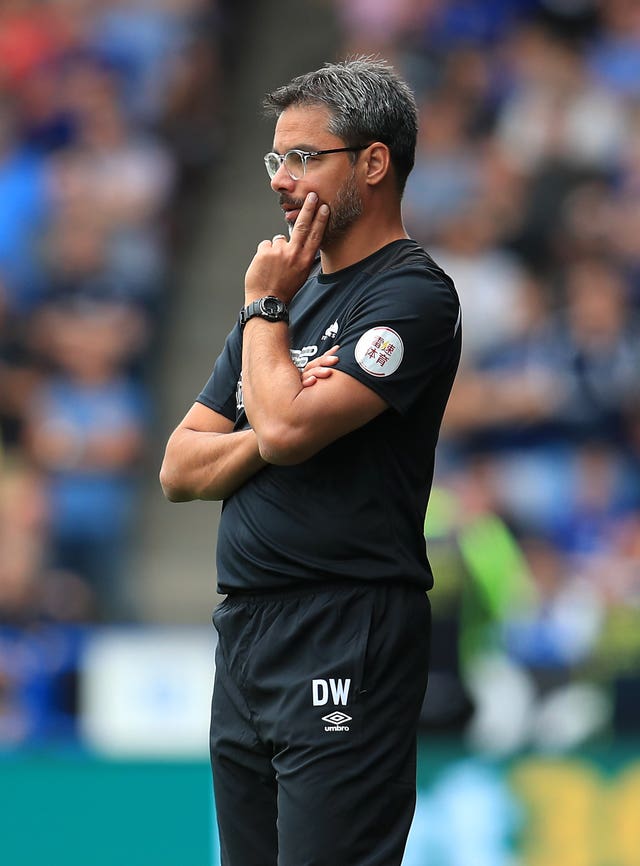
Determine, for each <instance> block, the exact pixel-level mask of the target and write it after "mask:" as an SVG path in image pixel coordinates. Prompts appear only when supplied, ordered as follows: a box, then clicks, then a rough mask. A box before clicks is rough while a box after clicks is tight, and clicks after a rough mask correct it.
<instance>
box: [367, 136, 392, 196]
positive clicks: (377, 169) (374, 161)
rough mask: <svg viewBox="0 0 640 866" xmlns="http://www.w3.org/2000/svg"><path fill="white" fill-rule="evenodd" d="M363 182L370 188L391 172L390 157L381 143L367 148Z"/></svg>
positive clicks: (375, 143)
mask: <svg viewBox="0 0 640 866" xmlns="http://www.w3.org/2000/svg"><path fill="white" fill-rule="evenodd" d="M364 167H365V180H366V182H367V183H368V184H369V185H370V186H376V185H377V184H379V183H380V182H381V181H382V180H384V178H385V177H386V176H387V175H388V174H389V172H390V170H391V155H390V153H389V148H388V147H387V145H386V144H383V143H382V142H381V141H376V142H374V143H373V144H372V145H370V146H369V148H368V150H367V153H366V157H365V162H364Z"/></svg>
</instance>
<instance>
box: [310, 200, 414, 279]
mask: <svg viewBox="0 0 640 866" xmlns="http://www.w3.org/2000/svg"><path fill="white" fill-rule="evenodd" d="M408 237H409V235H408V234H407V231H406V229H405V227H404V225H403V223H402V216H401V214H400V209H399V208H398V209H397V210H396V212H395V213H389V214H384V213H376V214H372V215H369V216H367V217H364V216H363V217H361V218H360V219H358V220H357V221H356V222H355V223H354V224H353V225H352V226H351V228H349V229H348V231H347V232H346V233H345V234H344V235H343V236H342V237H340V238H338V239H337V240H335V241H334V242H333V243H331V244H330V245H329V246H327V247H323V248H322V249H321V251H320V260H321V262H322V272H323V273H325V274H331V273H334V272H335V271H341V270H342V269H343V268H348V267H349V266H350V265H354V264H355V263H356V262H360V261H362V259H366V258H367V256H370V255H371V254H372V253H375V252H377V250H379V249H382V247H385V246H386V245H387V244H390V243H391V242H392V241H397V240H402V239H404V238H408Z"/></svg>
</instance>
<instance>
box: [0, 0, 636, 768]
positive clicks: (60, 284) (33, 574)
mask: <svg viewBox="0 0 640 866" xmlns="http://www.w3.org/2000/svg"><path fill="white" fill-rule="evenodd" d="M325 2H331V3H332V5H333V8H334V10H335V14H336V17H337V19H338V22H339V26H340V32H341V34H342V40H341V44H339V45H335V46H334V56H335V57H340V56H344V55H346V54H353V53H365V54H380V55H382V56H383V57H386V58H388V59H389V60H390V61H391V62H392V63H393V64H394V65H395V66H396V67H397V68H398V70H399V71H400V72H401V73H402V74H404V75H405V76H406V78H407V79H408V80H409V82H410V83H411V85H412V86H413V87H414V89H415V91H416V94H417V97H418V101H419V107H420V115H421V125H420V134H419V143H418V151H417V161H416V167H415V169H414V172H413V174H412V175H411V177H410V179H409V183H408V185H407V190H406V195H405V222H406V225H407V228H408V230H409V232H410V234H411V235H412V236H413V237H415V238H416V239H417V240H418V241H419V242H420V243H422V244H423V245H424V246H425V248H426V249H427V250H428V251H429V252H430V253H431V255H432V256H433V257H434V258H435V259H436V261H438V262H439V263H440V264H441V265H442V266H443V267H444V268H445V270H447V271H448V272H449V273H450V274H451V275H452V277H453V278H454V279H455V282H456V284H457V287H458V290H459V293H460V296H461V300H462V305H463V317H464V349H463V360H462V365H461V369H460V373H459V376H458V380H457V383H456V386H455V389H454V393H453V395H452V399H451V402H450V405H449V407H448V410H447V415H446V419H445V425H444V429H443V432H442V437H441V446H440V451H439V457H438V466H437V475H436V483H435V488H434V493H433V496H432V502H431V504H430V509H429V514H428V517H427V535H428V537H429V539H430V555H431V558H432V561H433V565H434V570H435V571H436V577H437V586H436V590H435V591H434V593H433V605H434V612H435V625H434V664H433V675H432V679H431V686H430V690H429V696H428V701H427V703H426V704H425V718H424V723H425V725H427V726H429V727H431V728H443V729H445V730H452V729H454V728H456V727H459V726H460V725H465V730H466V731H467V732H468V734H469V736H470V738H471V741H472V742H473V744H474V745H476V746H479V747H484V748H487V749H492V750H495V751H505V750H507V751H508V750H511V749H516V748H518V747H521V746H525V745H530V744H536V745H542V746H548V747H558V748H559V747H567V746H571V745H574V744H576V743H579V742H583V741H584V740H586V739H588V738H589V737H590V736H592V735H594V734H598V733H602V732H603V731H610V730H617V731H633V730H635V731H636V732H637V730H638V729H640V728H639V726H640V324H639V321H640V3H638V2H637V0H325ZM222 4H223V0H217V3H216V2H213V0H128V2H126V3H125V2H124V0H6V2H3V3H2V4H0V623H4V624H12V625H21V624H28V623H33V622H54V623H55V622H62V623H70V622H71V623H73V622H79V623H86V622H92V621H100V620H107V621H108V620H112V619H117V618H119V617H122V616H123V615H126V599H125V598H124V597H123V596H122V587H123V581H122V579H121V578H122V577H123V575H124V574H125V573H126V560H127V553H128V551H129V541H130V535H131V533H132V531H133V530H134V528H135V520H136V502H137V498H136V497H137V486H138V483H139V480H140V474H141V468H142V467H144V458H145V449H146V447H147V446H148V442H149V440H150V438H151V437H150V425H151V423H152V420H153V412H154V406H153V399H152V395H151V393H150V386H149V367H150V364H149V359H150V353H151V351H152V349H153V348H154V344H155V342H156V341H158V340H159V339H161V329H162V319H163V312H164V309H165V303H166V298H167V281H168V276H167V275H168V274H169V273H170V259H171V255H172V252H173V247H174V245H175V243H176V234H177V233H179V226H176V221H175V213H176V207H175V205H176V201H179V200H180V196H184V195H188V192H189V190H190V189H193V188H194V187H197V186H198V179H199V178H200V177H201V173H202V171H203V170H206V167H207V166H208V165H209V164H210V161H211V157H212V155H214V154H215V153H216V152H217V151H218V149H219V148H221V147H222V146H223V142H222V138H223V128H224V123H223V122H222V120H221V118H222V113H223V110H224V104H223V99H222V93H223V91H224V88H223V86H222V83H223V79H224V75H225V63H224V58H223V56H222V54H223V52H222V49H223V47H224V46H223V43H224V33H225V27H226V26H227V19H228V16H229V12H230V8H231V5H230V4H225V5H224V7H223V5H222ZM328 59H331V58H328ZM2 654H3V646H2V644H1V643H0V657H2ZM48 657H49V656H48ZM5 661H6V659H5ZM7 664H8V662H7ZM2 667H3V665H1V664H0V668H2ZM9 667H10V665H9ZM63 667H64V666H63ZM4 668H5V669H7V665H4ZM0 680H1V675H0ZM1 687H2V683H1V682H0V692H1V690H2V689H1ZM505 707H508V712H506V711H505ZM7 719H9V721H10V718H9V716H6V717H5V722H7ZM7 724H8V722H7Z"/></svg>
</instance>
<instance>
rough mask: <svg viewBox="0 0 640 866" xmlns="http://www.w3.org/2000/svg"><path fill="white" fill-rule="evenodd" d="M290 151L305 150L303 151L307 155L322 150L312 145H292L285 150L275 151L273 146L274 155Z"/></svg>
mask: <svg viewBox="0 0 640 866" xmlns="http://www.w3.org/2000/svg"><path fill="white" fill-rule="evenodd" d="M290 150H305V151H307V153H309V152H311V153H314V152H315V151H316V150H322V148H321V147H317V146H316V145H314V144H294V146H293V147H288V148H287V150H282V151H280V150H276V149H275V145H274V152H275V153H287V152H288V151H290Z"/></svg>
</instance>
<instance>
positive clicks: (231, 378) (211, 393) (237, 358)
mask: <svg viewBox="0 0 640 866" xmlns="http://www.w3.org/2000/svg"><path fill="white" fill-rule="evenodd" d="M241 365H242V339H241V336H240V329H239V327H238V326H237V325H236V327H235V328H234V329H233V331H231V333H230V334H229V336H228V337H227V339H226V340H225V344H224V347H223V349H222V352H221V353H220V355H219V356H218V358H217V360H216V362H215V364H214V367H213V372H212V373H211V375H210V376H209V380H208V382H207V384H206V385H205V386H204V388H203V389H202V391H201V392H200V393H199V394H198V396H197V398H196V402H198V403H202V404H203V405H204V406H207V407H208V408H209V409H213V411H214V412H218V413H219V414H220V415H224V417H225V418H228V419H229V420H230V421H233V422H234V423H235V421H236V415H237V406H238V402H241V401H239V399H238V389H239V388H240V387H241V384H240V372H241V368H242V367H241Z"/></svg>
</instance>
